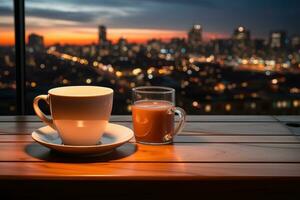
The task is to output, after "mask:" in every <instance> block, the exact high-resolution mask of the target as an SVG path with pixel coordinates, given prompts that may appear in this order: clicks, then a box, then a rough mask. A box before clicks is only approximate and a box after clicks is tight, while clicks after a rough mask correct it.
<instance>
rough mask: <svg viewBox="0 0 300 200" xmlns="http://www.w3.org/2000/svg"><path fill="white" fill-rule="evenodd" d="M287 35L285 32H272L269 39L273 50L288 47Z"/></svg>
mask: <svg viewBox="0 0 300 200" xmlns="http://www.w3.org/2000/svg"><path fill="white" fill-rule="evenodd" d="M286 41H287V34H286V32H285V31H272V32H271V33H270V37H269V45H270V47H271V48H272V49H282V48H285V47H286Z"/></svg>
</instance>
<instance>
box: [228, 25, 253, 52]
mask: <svg viewBox="0 0 300 200" xmlns="http://www.w3.org/2000/svg"><path fill="white" fill-rule="evenodd" d="M250 38H251V36H250V31H249V30H248V29H247V28H245V27H244V26H239V27H237V28H236V29H235V30H234V31H233V35H232V40H233V53H234V54H236V55H238V56H245V55H247V54H250V49H251V44H250V43H251V42H250Z"/></svg>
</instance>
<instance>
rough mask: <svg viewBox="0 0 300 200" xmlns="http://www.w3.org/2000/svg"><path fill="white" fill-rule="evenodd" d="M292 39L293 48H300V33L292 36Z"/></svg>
mask: <svg viewBox="0 0 300 200" xmlns="http://www.w3.org/2000/svg"><path fill="white" fill-rule="evenodd" d="M290 41H291V42H290V44H291V47H292V48H293V49H300V36H299V35H294V36H292V37H291V40H290Z"/></svg>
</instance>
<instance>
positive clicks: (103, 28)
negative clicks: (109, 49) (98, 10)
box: [98, 25, 107, 45]
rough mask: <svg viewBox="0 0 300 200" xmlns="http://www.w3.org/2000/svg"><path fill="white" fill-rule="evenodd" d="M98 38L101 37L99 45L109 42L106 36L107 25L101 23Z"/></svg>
mask: <svg viewBox="0 0 300 200" xmlns="http://www.w3.org/2000/svg"><path fill="white" fill-rule="evenodd" d="M98 32H99V33H98V34H99V35H98V37H99V38H98V39H99V45H105V44H106V42H107V38H106V26H103V25H100V26H99V28H98Z"/></svg>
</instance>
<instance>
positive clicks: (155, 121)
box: [131, 86, 186, 144]
mask: <svg viewBox="0 0 300 200" xmlns="http://www.w3.org/2000/svg"><path fill="white" fill-rule="evenodd" d="M132 97H133V104H132V107H131V108H132V121H133V130H134V135H135V139H136V141H137V142H139V143H143V144H168V143H172V142H173V138H174V136H175V135H176V134H178V133H179V132H180V131H181V130H182V129H183V126H184V124H185V120H186V114H185V111H184V110H183V109H182V108H179V107H175V90H174V89H173V88H168V87H157V86H143V87H136V88H133V89H132ZM175 114H178V115H179V122H178V124H177V125H176V127H174V124H175V120H174V118H175Z"/></svg>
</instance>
